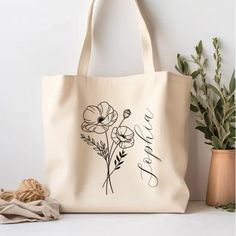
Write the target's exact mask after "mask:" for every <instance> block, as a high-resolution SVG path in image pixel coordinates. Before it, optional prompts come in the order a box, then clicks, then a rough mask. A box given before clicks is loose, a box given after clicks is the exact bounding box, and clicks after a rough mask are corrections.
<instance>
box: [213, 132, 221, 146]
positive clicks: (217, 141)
mask: <svg viewBox="0 0 236 236" xmlns="http://www.w3.org/2000/svg"><path fill="white" fill-rule="evenodd" d="M212 145H213V147H214V148H215V149H221V146H220V141H219V139H218V138H217V137H216V136H214V135H213V136H212Z"/></svg>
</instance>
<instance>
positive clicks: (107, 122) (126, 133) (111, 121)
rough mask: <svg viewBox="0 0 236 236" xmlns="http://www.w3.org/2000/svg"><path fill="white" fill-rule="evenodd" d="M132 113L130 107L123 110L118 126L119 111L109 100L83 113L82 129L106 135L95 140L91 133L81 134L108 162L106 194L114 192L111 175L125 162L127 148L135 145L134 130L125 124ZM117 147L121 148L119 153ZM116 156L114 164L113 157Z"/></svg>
mask: <svg viewBox="0 0 236 236" xmlns="http://www.w3.org/2000/svg"><path fill="white" fill-rule="evenodd" d="M130 115H131V111H130V109H126V110H124V112H123V118H122V121H121V122H120V124H119V125H118V126H117V127H113V128H112V130H111V131H110V132H109V129H110V128H111V127H112V126H113V125H115V123H116V122H117V120H118V113H117V111H115V110H114V108H113V107H112V106H111V105H110V104H109V103H108V102H105V101H103V102H101V103H99V104H98V105H97V106H95V105H90V106H88V107H87V108H86V110H85V111H84V113H83V119H84V122H83V123H82V125H81V129H82V130H83V131H85V132H89V133H96V134H97V135H105V140H106V141H105V142H103V141H101V140H100V141H95V139H94V138H93V137H91V136H90V135H88V136H85V135H84V134H81V139H83V140H84V141H85V142H86V143H87V144H88V145H89V146H91V147H92V148H93V150H94V151H96V152H97V155H98V156H100V157H102V158H103V159H104V160H105V163H106V171H107V173H106V178H105V180H104V183H103V184H102V188H103V187H105V189H106V195H107V194H108V190H109V188H110V191H111V192H112V193H114V190H113V185H112V180H111V176H112V175H113V174H114V173H115V172H116V171H117V170H119V169H120V168H121V166H122V165H123V163H124V158H125V157H126V156H127V155H128V154H127V152H126V149H128V148H131V147H133V146H134V143H135V141H134V132H133V130H131V129H130V128H129V127H128V126H124V125H123V122H124V121H125V120H126V119H128V118H129V117H130ZM117 149H120V151H119V152H118V154H116V152H117V151H118V150H117ZM114 155H115V156H116V159H115V160H114V162H113V164H112V159H113V157H114Z"/></svg>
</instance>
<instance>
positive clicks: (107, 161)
mask: <svg viewBox="0 0 236 236" xmlns="http://www.w3.org/2000/svg"><path fill="white" fill-rule="evenodd" d="M105 135H106V142H107V150H108V155H107V158H106V163H107V178H108V180H109V185H110V189H111V191H112V193H114V192H113V187H112V184H111V179H110V164H109V163H110V162H109V160H110V152H109V141H108V135H107V131H106V132H105ZM106 194H108V183H106Z"/></svg>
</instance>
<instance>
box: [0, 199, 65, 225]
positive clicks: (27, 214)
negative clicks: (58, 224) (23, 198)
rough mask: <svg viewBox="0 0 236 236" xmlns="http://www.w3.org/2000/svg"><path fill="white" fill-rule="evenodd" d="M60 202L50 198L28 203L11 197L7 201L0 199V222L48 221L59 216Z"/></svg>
mask: <svg viewBox="0 0 236 236" xmlns="http://www.w3.org/2000/svg"><path fill="white" fill-rule="evenodd" d="M59 208H60V204H59V203H58V202H57V201H56V200H54V199H51V198H46V199H45V200H37V201H33V202H29V203H24V202H20V201H18V200H16V199H12V200H11V201H9V202H7V201H4V200H2V199H0V223H1V224H13V223H21V222H35V221H50V220H56V219H59V217H60V212H59Z"/></svg>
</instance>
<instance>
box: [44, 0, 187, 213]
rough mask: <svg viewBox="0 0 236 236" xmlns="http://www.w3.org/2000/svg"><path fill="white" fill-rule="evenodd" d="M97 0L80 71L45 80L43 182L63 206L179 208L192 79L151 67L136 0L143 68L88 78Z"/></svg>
mask: <svg viewBox="0 0 236 236" xmlns="http://www.w3.org/2000/svg"><path fill="white" fill-rule="evenodd" d="M94 2H95V1H92V4H91V8H90V14H89V19H88V30H87V35H86V37H85V42H84V45H83V49H82V53H81V58H80V63H79V67H78V73H77V75H61V76H50V77H44V78H43V117H44V134H45V182H46V186H47V187H48V189H49V191H50V194H51V197H53V198H55V199H57V200H59V201H60V203H61V204H62V212H179V213H181V212H184V211H185V209H186V205H187V202H188V199H189V191H188V188H187V186H186V184H185V181H184V175H185V171H186V166H187V156H188V115H189V103H190V87H191V79H190V78H189V77H183V76H180V75H176V74H173V73H170V72H167V71H159V72H155V69H154V66H153V57H152V45H151V39H150V36H149V33H148V30H147V27H146V25H145V22H144V19H143V17H142V14H141V12H140V7H139V6H138V3H137V2H136V1H135V0H133V3H134V6H135V9H136V10H137V13H138V21H139V26H140V31H141V37H142V48H143V62H144V74H140V75H131V76H122V77H116V78H111V77H109V78H107V77H106V78H104V77H90V76H88V65H89V59H90V54H91V48H92V43H93V38H92V17H93V8H94Z"/></svg>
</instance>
